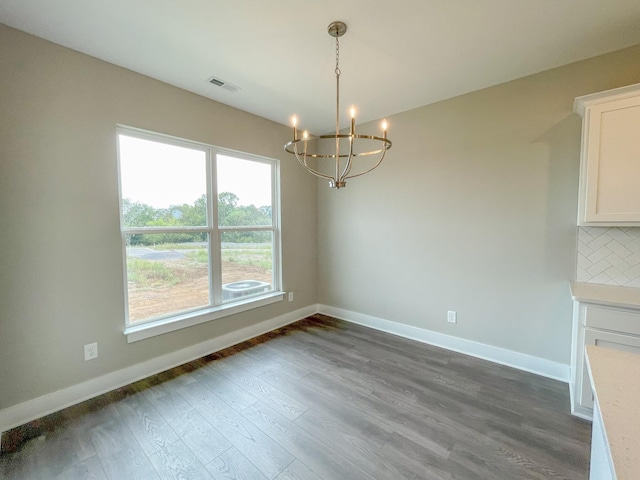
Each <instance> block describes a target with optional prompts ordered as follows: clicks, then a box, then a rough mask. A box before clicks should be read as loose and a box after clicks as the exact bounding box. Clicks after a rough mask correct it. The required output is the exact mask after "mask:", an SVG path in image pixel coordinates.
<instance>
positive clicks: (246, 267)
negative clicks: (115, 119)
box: [118, 128, 282, 341]
mask: <svg viewBox="0 0 640 480" xmlns="http://www.w3.org/2000/svg"><path fill="white" fill-rule="evenodd" d="M118 162H119V171H120V205H121V209H120V219H121V222H120V224H121V233H122V244H123V256H124V261H125V266H126V269H125V271H126V289H125V295H126V323H127V328H126V329H125V333H127V334H128V335H129V334H134V336H135V337H136V338H135V339H140V338H146V337H147V336H151V335H152V334H153V335H155V334H157V333H165V332H166V331H171V330H175V329H176V328H182V327H184V326H188V325H192V324H195V323H200V322H202V321H207V320H211V319H213V318H217V317H219V316H222V315H225V314H230V313H236V312H237V311H242V310H246V309H247V308H253V307H255V306H260V305H263V304H265V303H271V302H272V301H278V300H280V299H281V298H282V294H281V293H280V292H279V289H280V281H279V279H280V268H279V267H280V261H279V258H280V256H279V245H280V233H279V229H278V212H279V209H278V197H279V195H278V188H277V185H278V182H277V162H276V161H275V160H270V159H266V158H260V157H256V156H252V155H248V154H243V153H238V152H232V151H228V150H224V149H221V148H218V147H214V146H210V145H203V144H199V143H195V142H189V141H185V140H179V139H175V138H171V137H166V136H162V135H158V134H152V133H148V132H142V131H139V130H134V129H130V128H119V129H118ZM152 327H161V328H159V329H158V331H157V333H152V334H149V333H148V332H147V333H142V334H141V333H140V332H144V331H146V330H149V329H150V328H152ZM130 341H132V340H130Z"/></svg>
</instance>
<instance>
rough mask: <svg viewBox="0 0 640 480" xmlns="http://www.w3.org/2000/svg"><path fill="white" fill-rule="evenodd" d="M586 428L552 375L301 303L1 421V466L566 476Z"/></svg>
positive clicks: (251, 478)
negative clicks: (198, 354) (61, 405)
mask: <svg viewBox="0 0 640 480" xmlns="http://www.w3.org/2000/svg"><path fill="white" fill-rule="evenodd" d="M590 433H591V425H590V424H589V423H588V422H584V421H582V420H579V419H577V418H575V417H572V416H571V415H570V414H569V398H568V387H567V385H566V384H563V383H561V382H557V381H553V380H549V379H546V378H542V377H538V376H536V375H532V374H528V373H524V372H520V371H518V370H514V369H510V368H507V367H503V366H499V365H495V364H492V363H489V362H485V361H482V360H478V359H476V358H472V357H467V356H464V355H460V354H457V353H453V352H449V351H447V350H442V349H439V348H435V347H431V346H428V345H424V344H421V343H417V342H413V341H410V340H406V339H403V338H400V337H396V336H393V335H389V334H385V333H381V332H378V331H375V330H371V329H368V328H365V327H361V326H357V325H352V324H348V323H344V322H340V321H337V320H335V319H332V318H330V317H326V316H322V315H314V316H313V317H310V318H308V319H305V320H302V321H300V322H297V323H294V324H292V325H290V326H288V327H285V328H282V329H280V330H277V331H275V332H271V333H269V334H266V335H263V336H261V337H258V338H256V339H253V340H251V341H248V342H244V343H242V344H240V345H237V346H235V347H232V348H230V349H227V350H224V351H221V352H218V353H216V354H213V355H210V356H208V357H205V358H202V359H199V360H197V361H195V362H191V363H189V364H186V365H183V366H181V367H178V368H175V369H173V370H170V371H168V372H164V373H162V374H160V375H156V376H154V377H150V378H148V379H145V380H143V381H140V382H138V383H135V384H132V385H129V386H127V387H124V388H121V389H119V390H116V391H114V392H110V393H108V394H106V395H102V396H100V397H98V398H95V399H93V400H90V401H87V402H84V403H82V404H79V405H76V406H74V407H70V408H68V409H66V410H64V411H61V412H58V413H56V414H53V415H50V416H48V417H45V418H43V419H40V420H38V421H36V422H33V423H31V424H29V425H25V426H23V427H19V428H18V429H15V430H14V431H12V432H8V433H7V434H5V437H6V438H3V443H4V448H5V449H10V448H11V447H16V448H14V450H15V451H13V452H9V453H4V454H2V455H0V478H2V479H29V480H31V479H64V480H74V479H83V480H85V479H115V480H129V479H145V480H147V479H214V480H218V479H220V480H221V479H244V480H274V479H275V480H329V479H335V480H345V479H364V480H387V479H389V480H398V479H405V478H406V479H447V480H452V479H456V480H466V479H509V480H510V479H545V480H546V479H575V480H578V479H586V478H587V477H588V468H589V467H588V464H589V442H590ZM30 437H31V438H30ZM29 438H30V439H29ZM27 439H28V440H27ZM12 442H13V443H12Z"/></svg>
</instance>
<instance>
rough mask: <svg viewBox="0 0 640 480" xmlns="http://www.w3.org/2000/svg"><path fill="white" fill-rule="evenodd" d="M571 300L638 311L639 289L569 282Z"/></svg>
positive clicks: (639, 305) (639, 307)
mask: <svg viewBox="0 0 640 480" xmlns="http://www.w3.org/2000/svg"><path fill="white" fill-rule="evenodd" d="M571 298H573V299H574V300H576V301H579V302H587V303H598V304H600V305H611V306H613V307H623V308H638V309H640V288H635V287H620V286H617V285H601V284H598V283H581V282H571Z"/></svg>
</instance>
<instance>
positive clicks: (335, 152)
mask: <svg viewBox="0 0 640 480" xmlns="http://www.w3.org/2000/svg"><path fill="white" fill-rule="evenodd" d="M346 31H347V25H346V24H345V23H344V22H338V21H336V22H332V23H331V24H330V25H329V27H328V32H329V35H331V36H332V37H335V39H336V69H335V74H336V131H335V134H328V135H318V136H313V135H311V134H309V132H307V131H306V130H304V131H303V132H302V136H299V134H298V119H297V117H296V116H294V117H293V119H292V123H293V140H291V141H290V142H288V143H287V144H286V145H285V146H284V149H285V151H286V152H287V153H291V154H292V155H295V157H296V159H297V160H298V162H300V165H302V166H303V167H304V168H306V169H307V170H308V171H309V172H310V173H312V174H313V175H315V176H317V177H320V178H326V179H327V180H329V186H330V187H331V188H336V189H338V188H342V187H344V186H346V184H347V182H346V181H347V179H349V178H354V177H359V176H360V175H364V174H365V173H369V172H370V171H372V170H374V169H375V168H377V167H378V165H380V164H381V163H382V160H383V159H384V156H385V154H386V152H387V150H389V149H390V148H391V140H389V139H388V138H387V122H386V120H383V121H382V137H376V136H372V135H361V134H357V133H356V109H355V107H351V108H350V116H351V126H350V128H349V133H340V73H341V72H340V42H339V40H338V39H339V38H340V37H341V36H343V35H344V34H345V33H346ZM359 157H371V158H372V160H371V161H370V162H368V163H365V164H363V165H360V164H361V163H362V162H361V160H357V159H358V158H359ZM310 159H314V160H320V162H314V165H313V166H312V165H310V164H309V160H310ZM322 159H329V161H330V162H331V160H333V162H331V163H332V165H330V167H331V168H330V169H329V168H327V170H324V171H320V170H317V168H322V167H321V161H322ZM356 163H357V164H358V165H355V164H356ZM354 166H355V167H356V168H354ZM329 171H332V172H333V173H328V172H329Z"/></svg>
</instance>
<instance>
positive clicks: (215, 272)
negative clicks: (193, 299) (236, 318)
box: [207, 148, 222, 305]
mask: <svg viewBox="0 0 640 480" xmlns="http://www.w3.org/2000/svg"><path fill="white" fill-rule="evenodd" d="M216 154H217V152H216V151H215V150H214V149H213V148H211V149H209V162H208V163H207V168H208V169H209V174H208V175H207V181H208V188H209V192H211V193H210V196H209V198H210V200H209V206H210V209H209V210H210V211H209V219H208V221H209V228H210V232H211V233H210V234H209V248H210V250H209V258H210V259H211V261H210V265H209V271H210V275H209V282H210V285H209V288H210V292H211V301H212V303H213V305H220V304H221V303H222V252H221V249H222V245H221V238H220V229H219V228H218V223H219V222H218V169H217V168H216Z"/></svg>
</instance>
